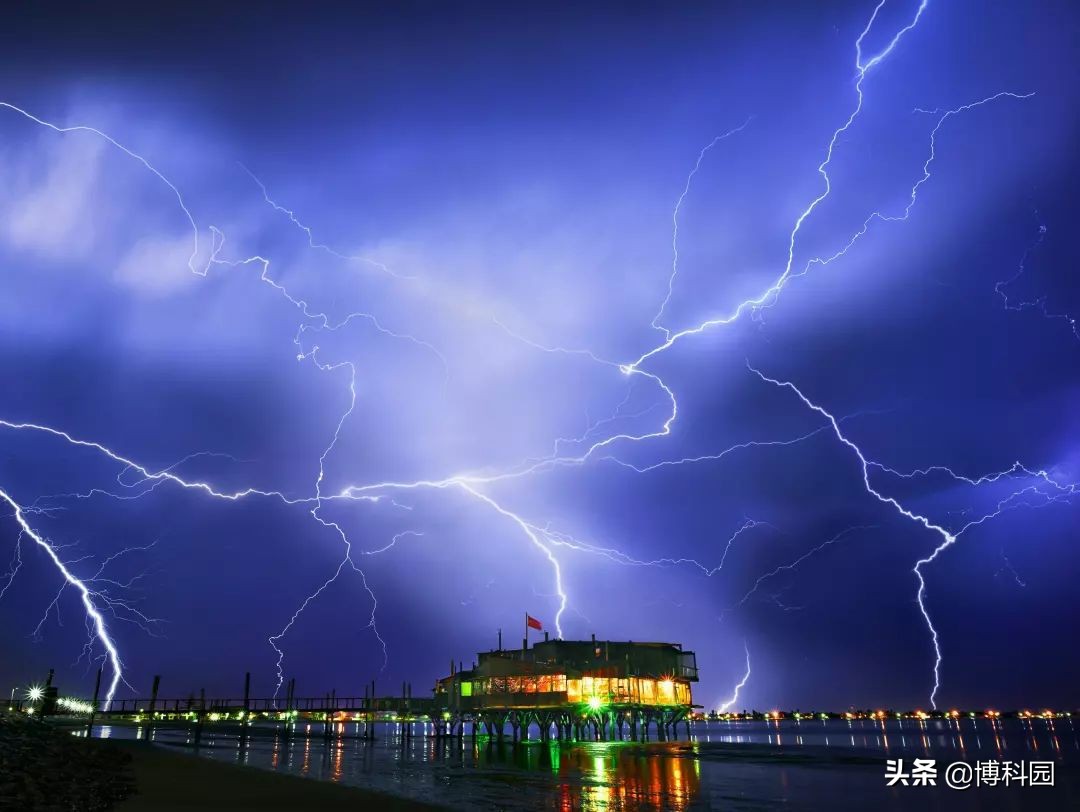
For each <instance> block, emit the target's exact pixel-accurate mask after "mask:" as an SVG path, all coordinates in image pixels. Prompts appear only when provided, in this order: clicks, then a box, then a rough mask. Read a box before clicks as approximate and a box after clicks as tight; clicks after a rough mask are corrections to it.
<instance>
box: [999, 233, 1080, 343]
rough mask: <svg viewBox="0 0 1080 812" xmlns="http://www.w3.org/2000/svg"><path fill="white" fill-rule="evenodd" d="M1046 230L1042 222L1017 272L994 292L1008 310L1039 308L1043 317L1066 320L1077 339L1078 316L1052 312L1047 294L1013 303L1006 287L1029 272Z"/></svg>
mask: <svg viewBox="0 0 1080 812" xmlns="http://www.w3.org/2000/svg"><path fill="white" fill-rule="evenodd" d="M1035 216H1036V218H1038V217H1039V213H1038V212H1035ZM1046 232H1047V228H1046V224H1045V223H1043V222H1040V223H1039V231H1038V234H1037V235H1036V237H1035V240H1034V242H1032V243H1031V245H1029V246H1028V247H1027V248H1026V249H1025V250H1024V254H1023V256H1022V257H1020V263H1019V265H1018V267H1017V269H1016V273H1015V274H1013V275H1012V276H1011V277H1009V278H1008V279H1003V280H1001V281H1000V282H998V283H997V284H995V285H994V292H995V293H997V295H998V296H1000V297H1001V302H1002V305H1003V306H1004V307H1005V309H1006V310H1014V311H1016V312H1021V311H1024V310H1038V311H1039V312H1040V313H1042V314H1043V318H1046V319H1051V320H1061V321H1064V322H1065V323H1066V324H1067V325H1068V326H1069V330H1071V331H1072V334H1073V336H1074V337H1076V338H1077V339H1080V325H1078V324H1077V323H1076V317H1075V316H1072V315H1070V314H1068V313H1051V312H1050V311H1049V310H1048V309H1047V306H1046V297H1045V296H1040V297H1039V298H1037V299H1030V300H1027V301H1019V302H1016V303H1013V302H1012V300H1011V299H1010V298H1009V294H1008V292H1007V291H1006V288H1008V287H1010V286H1011V285H1013V284H1014V283H1015V282H1016V281H1017V280H1019V279H1020V277H1022V276H1023V275H1024V274H1025V273H1026V272H1027V262H1028V259H1029V258H1030V256H1031V254H1033V253H1034V252H1035V251H1036V250H1038V248H1039V247H1040V246H1041V245H1042V244H1043V241H1044V240H1045V239H1046Z"/></svg>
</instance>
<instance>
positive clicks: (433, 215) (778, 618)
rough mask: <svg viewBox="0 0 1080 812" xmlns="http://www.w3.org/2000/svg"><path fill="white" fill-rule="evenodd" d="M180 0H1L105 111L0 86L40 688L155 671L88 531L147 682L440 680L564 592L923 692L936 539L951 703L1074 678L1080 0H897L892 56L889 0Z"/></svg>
mask: <svg viewBox="0 0 1080 812" xmlns="http://www.w3.org/2000/svg"><path fill="white" fill-rule="evenodd" d="M160 5H163V4H149V5H145V4H130V5H116V4H112V5H110V4H104V5H94V6H93V7H92V8H91V7H89V6H86V7H80V8H77V7H75V6H72V7H71V8H70V9H68V8H66V7H64V6H60V5H57V4H45V3H43V4H36V5H31V4H20V6H19V7H18V8H13V9H8V10H7V11H6V13H5V24H4V26H3V31H2V32H0V54H2V56H0V88H2V92H0V101H3V102H5V103H7V104H9V105H14V106H15V107H16V108H19V109H21V110H22V111H25V113H27V114H30V115H33V116H36V117H38V118H39V119H40V120H42V121H44V122H49V123H51V124H53V125H55V126H56V127H58V128H67V127H89V128H94V129H95V130H97V131H99V132H93V131H88V130H78V131H74V132H67V133H60V132H57V131H56V130H54V129H50V128H49V127H48V126H46V125H45V124H41V123H35V122H34V121H33V120H31V119H30V118H29V117H28V116H27V115H23V114H21V113H20V112H19V109H12V108H10V107H2V108H0V273H2V281H3V288H2V291H3V292H2V295H0V362H2V368H3V370H4V385H3V386H2V387H0V420H2V421H4V425H0V491H2V492H3V493H4V494H6V495H7V497H8V499H6V500H0V515H2V516H3V518H2V520H0V572H7V573H8V574H7V575H3V576H2V577H0V589H3V590H4V592H3V594H2V597H0V681H2V684H3V686H4V690H5V691H8V690H10V687H11V686H14V685H21V686H25V685H27V684H28V683H29V682H31V681H35V680H40V679H42V678H43V677H44V675H45V673H46V672H47V670H48V669H49V668H50V667H55V668H56V669H57V672H58V682H59V684H60V686H61V690H62V691H63V692H65V693H68V694H82V695H87V694H89V693H90V691H91V690H92V687H93V675H94V672H95V670H96V666H97V664H99V662H104V664H105V674H106V679H107V680H108V679H111V676H112V673H113V671H112V669H111V666H110V663H109V661H108V659H109V658H108V651H107V648H106V647H105V645H104V641H103V640H101V639H96V640H94V641H93V643H92V645H91V646H90V648H89V649H87V648H86V644H87V642H88V634H87V628H88V627H87V613H86V607H85V606H84V603H83V601H82V599H81V598H80V594H79V590H78V588H77V586H76V585H74V584H67V585H66V586H64V585H65V583H66V582H65V580H64V578H63V576H62V574H61V573H60V570H59V568H58V566H57V565H56V563H55V562H54V561H53V560H52V559H51V558H50V556H49V555H48V553H47V551H46V550H45V549H44V548H43V545H46V544H48V545H51V546H52V549H53V551H54V553H55V555H56V556H57V557H58V559H59V560H60V561H62V562H64V565H65V566H66V567H67V569H68V570H69V572H70V573H71V574H72V576H73V577H74V578H76V579H79V580H80V581H82V582H84V583H86V584H87V587H88V589H89V590H90V594H89V598H88V599H89V601H90V602H91V604H92V606H93V607H94V608H95V611H98V612H100V614H101V615H102V618H103V620H104V623H105V624H106V626H107V634H108V637H109V639H111V640H112V641H114V642H115V647H116V649H117V651H118V653H119V656H120V658H121V659H122V661H123V676H124V678H125V679H126V681H127V682H128V683H130V686H129V685H125V684H124V683H123V682H121V683H120V684H119V687H118V690H117V694H116V695H117V697H124V696H132V695H138V696H146V695H148V694H149V685H150V681H151V678H152V676H153V675H154V674H161V675H162V688H161V691H162V694H163V695H168V696H187V695H188V694H189V693H190V692H192V691H195V692H197V691H198V690H199V688H202V687H205V688H206V689H207V691H208V693H211V694H224V693H232V694H234V695H235V694H237V693H238V692H239V690H240V688H241V686H242V683H243V675H244V672H245V671H251V672H252V675H253V682H254V689H255V692H256V693H257V694H260V695H270V694H272V693H273V692H274V690H275V687H276V684H277V682H278V670H277V669H278V659H279V655H278V653H277V651H276V649H279V650H280V651H281V652H283V655H284V656H283V660H282V662H281V665H280V668H281V671H282V673H283V674H284V676H285V677H286V678H289V677H295V678H296V679H297V686H298V687H297V691H298V694H300V695H309V694H313V695H322V694H323V693H325V692H328V691H329V690H331V689H336V690H337V692H338V694H339V695H347V694H350V693H351V694H356V693H361V692H362V691H363V685H364V684H365V683H367V682H368V681H369V680H371V679H376V680H377V681H378V687H379V692H380V693H394V692H397V691H399V690H400V685H401V681H402V680H409V681H411V682H412V683H413V686H414V692H416V693H417V694H421V693H424V692H426V691H427V690H428V689H429V687H430V686H431V684H432V683H433V681H434V679H435V678H436V677H438V676H441V675H443V673H444V672H445V671H447V670H448V668H449V664H450V661H451V660H454V661H457V660H463V661H464V662H465V664H466V666H467V665H468V664H469V663H470V662H471V660H472V659H473V657H474V652H476V651H477V650H481V649H485V650H486V649H488V648H491V647H494V645H495V643H496V633H497V630H498V629H499V628H501V629H502V630H503V636H504V641H505V642H506V643H507V644H508V645H520V640H521V636H522V633H523V625H524V623H523V615H524V613H525V612H526V611H527V612H529V613H530V614H531V615H533V616H534V617H537V618H539V619H540V620H541V621H542V622H543V623H544V625H545V628H548V629H550V630H551V631H552V632H553V633H554V631H555V630H556V624H557V623H558V626H559V627H560V628H561V629H562V632H563V635H564V636H565V637H567V638H570V639H580V638H587V637H588V636H589V634H591V633H595V634H596V635H597V637H598V638H607V639H634V640H670V641H677V642H681V643H682V644H683V645H684V646H685V647H687V648H690V649H693V650H695V651H696V652H697V655H698V664H699V666H700V668H701V672H702V679H701V683H700V685H699V686H697V687H696V689H695V697H696V701H698V702H700V703H702V704H703V705H705V706H706V707H708V708H712V707H716V706H717V705H718V704H720V703H721V702H723V701H725V700H726V699H728V698H730V696H731V693H732V690H733V688H734V686H735V684H736V683H737V682H739V681H740V680H741V679H742V678H743V676H744V672H745V671H746V654H745V653H744V646H745V651H746V652H749V657H750V662H751V673H750V676H749V679H747V680H746V683H745V686H744V687H743V689H742V691H741V694H740V697H739V700H738V703H737V705H736V706H735V707H737V708H742V707H746V708H750V707H756V708H759V709H769V708H772V707H801V708H803V709H808V708H811V707H830V708H836V709H842V708H846V707H848V706H849V705H854V706H858V707H870V706H874V707H881V706H884V707H896V708H912V707H924V708H925V707H927V706H928V704H929V702H930V695H931V691H932V690H933V688H934V682H935V675H934V665H935V651H934V645H933V640H932V634H931V629H930V627H929V626H928V624H927V621H926V619H925V618H924V617H923V614H922V612H921V611H920V606H919V604H918V602H917V590H918V587H919V582H918V578H917V576H916V573H915V572H913V567H914V566H915V565H916V562H918V561H919V560H920V559H926V558H928V557H929V556H931V555H932V554H933V553H934V551H935V549H936V548H938V547H939V546H940V545H942V544H943V543H944V544H945V547H944V549H942V550H941V551H940V552H939V553H938V554H937V555H936V556H935V557H934V559H933V560H932V561H929V562H928V563H926V564H924V565H920V572H921V574H922V575H923V577H924V578H925V594H924V607H925V609H926V611H927V613H928V615H929V617H930V619H931V621H932V623H933V627H934V628H935V629H936V632H937V635H938V644H939V647H940V652H941V655H942V661H941V664H940V669H939V675H940V689H939V691H938V692H937V695H936V697H935V699H936V701H937V703H938V705H939V706H954V705H957V706H972V707H987V706H990V707H1023V706H1025V705H1038V706H1040V707H1043V706H1048V707H1058V706H1063V705H1075V704H1076V701H1077V696H1076V693H1075V686H1076V685H1077V684H1080V650H1078V649H1077V648H1076V646H1075V645H1074V634H1075V633H1074V629H1075V625H1076V623H1077V621H1078V615H1080V611H1078V610H1080V590H1078V589H1077V578H1078V575H1080V545H1078V544H1077V542H1078V540H1080V539H1078V533H1077V527H1080V498H1074V493H1075V494H1076V495H1077V497H1080V492H1078V491H1076V490H1074V488H1075V487H1080V485H1076V483H1080V445H1078V438H1080V375H1078V372H1080V326H1078V325H1077V323H1076V322H1074V321H1073V320H1072V318H1073V315H1075V316H1077V317H1080V280H1078V278H1077V268H1078V267H1080V266H1078V259H1080V257H1078V255H1077V251H1076V249H1075V243H1074V240H1075V238H1076V235H1075V226H1074V223H1075V221H1076V219H1077V216H1078V215H1080V207H1078V204H1077V201H1076V194H1075V192H1076V189H1078V188H1080V158H1078V155H1080V152H1078V151H1077V149H1076V144H1077V130H1078V124H1080V120H1078V117H1077V110H1080V82H1078V81H1077V65H1078V64H1080V61H1078V57H1080V53H1078V50H1080V36H1078V35H1080V31H1078V28H1080V25H1078V23H1080V13H1078V12H1077V9H1076V8H1075V7H1073V6H1071V5H1070V4H1068V3H1064V2H1062V3H1028V2H1021V1H1019V0H1018V1H1017V2H1011V3H989V4H988V3H979V2H969V3H964V2H943V1H942V0H930V2H929V3H928V4H927V5H926V7H925V9H924V10H922V11H921V14H920V12H919V6H918V2H917V0H915V1H914V2H913V1H912V0H888V2H887V3H884V4H883V5H882V6H881V7H880V9H879V11H878V12H877V15H876V17H875V18H874V22H873V25H872V26H870V28H869V30H868V31H866V32H865V35H864V36H863V37H862V43H861V54H862V57H861V64H862V65H863V66H864V67H866V66H867V65H869V67H866V70H865V71H864V73H863V75H862V77H861V80H860V70H859V68H858V64H859V55H858V54H859V52H857V48H856V42H857V40H859V38H860V33H861V32H864V29H865V28H866V26H867V23H868V21H869V20H870V19H871V16H872V15H873V14H874V2H873V0H870V2H856V3H831V2H830V3H824V2H822V3H789V4H783V3H781V4H767V3H757V2H743V3H719V2H715V3H697V2H686V3H674V4H673V3H637V2H634V3H622V4H614V3H613V4H601V3H589V4H572V3H531V4H525V3H520V4H491V5H490V6H488V5H482V4H449V3H435V2H431V3H387V4H384V5H374V4H369V5H366V6H361V5H357V4H349V5H341V6H332V5H331V6H328V5H323V6H322V8H321V9H319V10H311V9H308V8H306V7H305V6H304V5H303V4H280V5H261V6H255V5H253V4H234V5H231V6H230V5H229V4H206V5H200V4H191V3H185V4H182V5H181V4H176V8H174V9H172V10H166V9H164V8H156V6H160ZM917 15H918V17H917ZM916 17H917V21H916ZM913 22H914V25H912V23H913ZM905 28H908V30H907V31H906V33H903V35H902V36H900V37H899V39H896V40H895V41H894V38H895V37H896V35H897V34H898V32H900V31H901V30H903V29H905ZM883 54H884V56H883V58H881V59H880V60H879V59H876V57H877V56H878V55H883ZM860 88H861V93H862V103H861V106H860V102H859V92H860ZM999 94H1002V95H999ZM1032 94H1033V95H1032ZM969 106H970V107H969ZM960 108H966V109H963V110H961V109H960ZM949 111H957V112H952V113H950V112H949ZM845 124H847V126H845ZM105 136H107V137H105ZM108 139H112V140H113V141H114V142H115V143H111V142H110V141H109V140H108ZM831 141H833V148H832V152H831V159H830V160H829V161H828V163H827V165H825V167H824V173H825V174H827V176H828V185H827V184H826V178H825V174H823V173H822V171H819V166H820V165H821V164H822V162H823V161H826V159H827V158H828V157H829V154H830V151H829V150H830V142H831ZM703 150H704V152H703ZM260 184H261V185H260ZM815 200H817V201H818V202H817V203H816V204H815V203H814V201H815ZM875 213H876V214H875ZM797 225H798V228H797V229H796V226H797ZM793 232H795V234H794V239H793ZM789 251H790V252H791V253H790V257H789ZM676 252H677V264H676V263H675V256H676ZM673 265H674V266H675V267H676V268H677V274H676V276H675V278H674V281H673V282H672V284H671V295H670V298H669V300H668V301H667V303H666V305H665V306H664V308H663V313H662V314H661V315H660V317H659V318H657V314H658V311H659V310H660V307H661V304H662V303H664V301H665V296H666V295H667V293H668V285H669V281H670V280H671V278H672V271H673ZM787 267H790V273H789V274H787V275H786V276H784V273H785V268H787ZM781 279H782V280H783V281H782V283H781V284H777V282H778V280H781ZM740 303H743V304H744V306H742V307H740ZM1070 314H1072V315H1070ZM706 322H713V323H711V324H710V325H708V326H706V327H705V328H704V329H702V330H701V331H700V332H693V333H691V334H687V335H681V336H680V337H678V338H676V339H675V340H674V341H673V342H672V343H670V346H668V345H667V340H666V335H667V334H666V333H665V331H664V328H666V329H668V330H671V331H672V333H674V334H679V333H680V331H686V330H692V329H693V328H696V327H698V326H700V325H702V324H703V323H706ZM715 322H723V323H715ZM651 324H658V325H660V327H659V328H658V327H655V326H651ZM661 348H662V349H661ZM653 350H658V351H657V352H655V353H652V351H653ZM650 353H651V354H650ZM646 355H648V357H647V358H645V359H644V360H640V362H639V359H641V358H642V357H643V356H646ZM753 370H757V371H758V372H760V375H759V374H755V372H754V371H753ZM762 376H764V377H762ZM765 378H769V379H773V380H775V381H777V382H790V383H791V384H793V385H794V386H795V387H797V388H798V390H799V391H800V392H801V393H802V394H803V395H804V396H805V398H807V399H808V400H809V401H810V403H812V404H814V405H816V406H818V407H820V408H821V409H822V410H825V411H826V412H828V414H830V415H832V416H834V417H835V418H836V419H837V421H838V423H837V427H838V429H839V431H840V432H841V433H842V435H843V437H844V438H846V440H847V441H848V443H850V444H851V445H848V444H845V443H844V442H842V441H841V439H840V437H838V435H837V432H836V431H835V430H834V428H833V426H832V424H831V423H830V422H829V420H828V419H827V418H826V417H825V416H824V415H823V414H822V413H820V412H818V411H815V410H814V409H813V408H811V407H810V406H809V405H808V404H807V403H805V402H803V400H801V399H800V397H799V396H798V393H797V392H796V391H794V390H793V389H792V388H790V387H785V386H780V385H777V384H776V383H770V382H769V381H768V380H765ZM673 404H677V409H673ZM22 424H33V425H32V426H26V425H22ZM20 425H22V427H19V426H20ZM34 426H37V427H48V428H51V429H55V430H58V431H62V432H66V433H67V434H68V436H69V437H70V438H74V439H78V440H82V441H89V442H93V443H99V444H101V446H103V447H106V448H107V449H108V450H110V451H111V452H112V453H113V454H115V455H116V457H119V458H122V459H123V460H130V461H132V462H134V463H137V464H138V465H139V466H142V469H143V470H142V471H141V472H140V470H139V469H137V468H133V467H131V466H129V465H126V464H125V463H124V462H122V461H118V460H117V459H114V458H110V457H109V456H108V455H107V454H105V453H104V452H103V450H102V449H101V448H95V447H90V446H86V445H78V444H75V443H72V442H70V441H68V440H66V439H65V438H64V437H62V436H58V435H56V434H50V433H49V432H47V431H43V430H41V429H40V428H34ZM860 453H861V454H862V455H863V457H864V459H865V460H866V461H867V468H866V470H867V472H868V475H869V480H868V481H869V487H870V488H872V489H873V490H874V491H876V492H877V493H878V494H880V497H881V498H877V497H875V495H874V494H873V493H872V492H871V491H870V490H868V487H867V484H866V483H864V479H863V466H862V463H861V462H860V458H859V454H860ZM1017 462H1019V463H1020V464H1021V465H1022V466H1023V467H1014V464H1015V463H1017ZM889 469H891V470H889ZM1002 472H1006V473H1002ZM999 473H1002V475H1000V476H996V474H999ZM173 477H175V479H174V478H173ZM980 477H987V478H986V479H980ZM177 480H181V481H177ZM185 483H186V485H187V486H186V487H185ZM200 483H201V484H202V485H205V486H207V487H205V488H204V487H200ZM388 483H393V484H394V486H393V487H388ZM248 489H255V490H257V491H262V492H263V493H251V492H248ZM350 489H351V490H350ZM208 491H213V493H210V492H208ZM215 493H216V494H218V495H217V496H215V495H214V494H215ZM886 499H892V500H895V501H894V502H888V501H884V500H886ZM14 505H18V506H19V510H18V515H16V509H15V507H14ZM905 513H906V514H907V515H905ZM20 520H21V521H22V522H25V526H24V525H21V524H20ZM972 523H973V524H972ZM969 525H970V526H969ZM27 527H29V528H30V532H27V530H26V528H27ZM965 527H966V529H964V530H963V532H959V531H961V529H962V528H965ZM20 530H22V531H23V532H21V533H20ZM349 545H351V547H350V546H349ZM122 551H126V552H122ZM350 551H351V552H350ZM347 553H348V555H349V557H348V558H346V557H345V556H346V554H347ZM20 561H21V565H20ZM721 565H722V566H721ZM556 568H557V569H558V571H559V572H560V573H561V576H560V577H559V578H557V577H556ZM12 572H14V576H13V577H9V576H10V575H11V573H12ZM335 573H337V578H336V580H334V581H332V582H331V581H329V579H331V578H333V576H334V575H335ZM324 585H326V586H325V589H322V591H321V592H320V593H319V594H318V595H317V597H314V598H313V599H312V600H310V601H309V602H307V603H306V605H305V600H306V599H307V598H308V597H309V596H312V595H313V593H315V592H316V591H317V590H319V589H320V587H323V586H324ZM62 587H63V588H62ZM560 589H561V592H562V593H563V594H564V595H565V607H564V608H562V602H563V601H562V599H561V598H560V595H559V593H560ZM54 599H55V600H54ZM376 601H377V603H376ZM302 607H303V611H298V610H300V609H301V608H302ZM290 622H291V625H290ZM286 629H287V630H286ZM283 630H286V631H285V633H284V634H282V632H283ZM534 634H535V633H534ZM80 655H81V656H80ZM103 658H104V659H103Z"/></svg>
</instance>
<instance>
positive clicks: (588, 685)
mask: <svg viewBox="0 0 1080 812" xmlns="http://www.w3.org/2000/svg"><path fill="white" fill-rule="evenodd" d="M697 680H698V672H697V658H696V656H695V654H694V652H692V651H685V650H683V648H682V645H681V644H678V643H640V642H633V641H615V640H597V639H596V636H595V635H593V638H592V639H591V640H550V639H548V636H547V634H545V635H544V640H543V641H541V642H537V643H535V644H534V645H533V646H532V647H531V648H530V647H529V645H528V641H527V640H525V641H523V645H522V647H521V648H518V649H503V648H501V647H500V648H498V649H493V650H491V651H486V652H480V653H479V654H477V658H476V661H475V662H474V663H473V667H472V668H468V669H462V668H460V667H458V668H454V665H453V663H451V673H450V675H449V676H447V677H444V678H443V679H440V680H439V681H438V682H437V683H436V686H435V696H434V703H433V704H434V707H435V709H437V711H441V712H437V714H432V715H433V717H434V718H435V719H436V733H437V735H458V736H460V735H463V732H464V729H465V725H466V723H469V724H470V725H471V729H472V734H473V735H474V736H475V735H476V734H477V733H478V732H480V733H483V732H486V733H487V734H488V735H490V736H491V737H493V738H498V739H501V738H503V737H504V736H506V735H507V734H506V729H507V727H509V728H510V731H511V732H510V735H511V736H512V737H513V739H514V740H515V741H517V740H522V739H528V738H529V737H530V729H531V728H532V726H534V725H535V726H536V728H537V729H538V730H539V737H540V739H541V741H548V740H550V739H552V738H556V739H559V740H596V741H609V740H622V739H630V740H634V741H647V740H649V739H650V738H651V737H652V736H650V733H652V734H653V735H654V736H655V738H656V740H659V741H665V740H669V739H674V738H678V726H679V724H680V723H682V724H683V725H684V729H685V732H686V735H687V737H689V735H690V715H691V713H692V712H693V710H694V708H699V707H701V706H700V705H695V704H694V700H693V693H692V689H691V684H692V683H694V682H697Z"/></svg>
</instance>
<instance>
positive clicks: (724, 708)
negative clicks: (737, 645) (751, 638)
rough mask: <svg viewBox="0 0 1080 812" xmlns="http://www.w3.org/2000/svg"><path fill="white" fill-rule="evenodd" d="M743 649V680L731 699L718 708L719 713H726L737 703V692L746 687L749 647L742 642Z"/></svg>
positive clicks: (748, 677)
mask: <svg viewBox="0 0 1080 812" xmlns="http://www.w3.org/2000/svg"><path fill="white" fill-rule="evenodd" d="M743 649H744V650H745V651H746V673H745V674H743V678H742V679H741V680H739V683H738V684H737V685H736V686H735V690H734V691H733V692H732V694H731V699H729V700H727V701H726V702H723V703H722V704H721V705H720V707H719V709H718V710H719V711H720V713H727V710H728V708H730V707H731V706H732V705H734V704H735V703H736V702H738V701H739V691H741V690H742V689H743V688H744V687H746V683H747V681H748V680H749V679H750V646H748V645H747V644H746V641H745V640H744V641H743Z"/></svg>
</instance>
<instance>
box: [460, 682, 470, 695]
mask: <svg viewBox="0 0 1080 812" xmlns="http://www.w3.org/2000/svg"><path fill="white" fill-rule="evenodd" d="M461 695H462V696H472V683H471V682H463V683H461Z"/></svg>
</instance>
